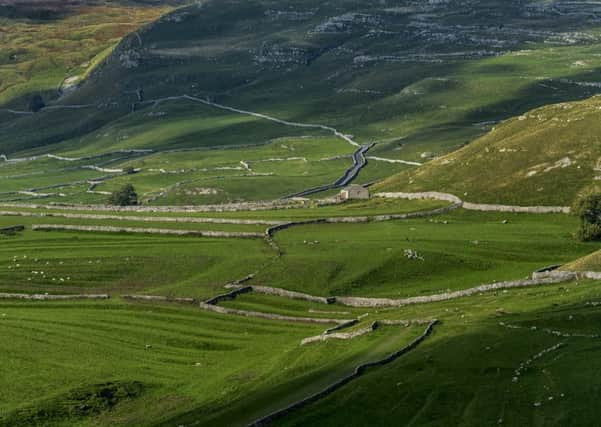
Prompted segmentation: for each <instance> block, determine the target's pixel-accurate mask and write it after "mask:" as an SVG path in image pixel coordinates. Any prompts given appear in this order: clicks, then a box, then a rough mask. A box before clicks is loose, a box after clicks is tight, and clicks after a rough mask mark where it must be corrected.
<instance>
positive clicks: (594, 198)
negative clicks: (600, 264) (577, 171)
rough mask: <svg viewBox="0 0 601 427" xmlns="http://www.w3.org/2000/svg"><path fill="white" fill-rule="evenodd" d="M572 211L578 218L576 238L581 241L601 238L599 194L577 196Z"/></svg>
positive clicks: (600, 202)
mask: <svg viewBox="0 0 601 427" xmlns="http://www.w3.org/2000/svg"><path fill="white" fill-rule="evenodd" d="M572 211H573V213H574V214H575V215H577V216H578V217H579V218H580V229H579V230H578V238H579V239H580V240H583V241H592V240H601V194H599V193H592V194H587V195H584V196H582V197H579V198H578V199H576V201H575V202H574V206H573V207H572Z"/></svg>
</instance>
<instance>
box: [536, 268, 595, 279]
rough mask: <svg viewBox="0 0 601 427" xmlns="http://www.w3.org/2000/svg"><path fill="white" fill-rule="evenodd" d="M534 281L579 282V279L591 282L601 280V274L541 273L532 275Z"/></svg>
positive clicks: (579, 272)
mask: <svg viewBox="0 0 601 427" xmlns="http://www.w3.org/2000/svg"><path fill="white" fill-rule="evenodd" d="M532 278H533V279H556V280H561V279H562V278H563V279H565V280H578V279H589V280H601V272H599V271H559V270H550V271H540V272H535V273H532Z"/></svg>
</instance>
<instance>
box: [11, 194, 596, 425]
mask: <svg viewBox="0 0 601 427" xmlns="http://www.w3.org/2000/svg"><path fill="white" fill-rule="evenodd" d="M440 206H441V202H427V201H402V200H397V199H395V200H386V199H382V200H379V199H375V200H372V201H369V202H354V203H350V204H342V205H335V206H325V207H313V208H311V207H307V208H304V209H302V208H297V209H291V210H290V209H288V210H271V211H270V210H267V211H252V212H251V211H240V212H212V213H196V214H190V215H187V214H185V213H181V212H178V213H173V214H171V213H169V214H166V213H156V212H155V213H152V214H145V213H143V212H135V213H134V215H133V216H136V215H137V216H140V217H142V218H143V217H144V216H143V215H148V217H150V218H153V219H156V221H154V222H146V221H141V220H137V221H136V220H134V219H131V220H130V219H127V220H119V219H111V220H107V219H102V220H100V219H81V218H61V217H52V216H50V217H48V216H39V215H40V214H44V213H45V214H51V213H54V214H60V213H71V214H73V213H76V214H88V215H103V214H107V212H103V211H99V210H96V211H94V210H91V211H85V210H81V209H79V210H73V209H50V210H47V209H40V208H38V209H32V208H20V209H24V212H33V213H36V214H37V215H38V216H36V217H15V216H1V217H0V221H1V222H0V224H1V225H2V227H7V226H13V225H16V224H22V225H25V226H26V230H25V231H23V232H16V233H14V234H0V239H1V241H2V244H1V245H0V272H1V273H0V295H3V293H7V292H13V293H25V294H34V293H38V294H42V295H43V294H45V293H48V294H50V297H51V296H52V295H59V294H62V295H69V294H70V295H76V294H103V293H106V294H108V295H110V297H111V298H110V299H108V300H98V301H85V300H84V301H68V300H66V301H35V302H32V301H29V302H28V301H17V300H14V299H0V316H1V317H0V341H3V342H5V343H6V344H5V345H3V347H4V348H10V350H9V351H8V352H7V353H6V360H7V361H8V362H7V363H5V364H3V365H2V367H1V368H0V370H2V375H0V378H2V380H1V381H0V385H1V386H2V387H0V389H1V390H2V392H1V393H2V399H0V401H1V402H2V406H1V411H0V413H2V416H0V425H14V424H19V423H21V424H23V423H24V424H38V425H71V424H77V425H97V424H107V423H110V424H113V425H188V424H191V423H197V422H198V423H202V424H205V423H209V424H212V425H248V423H251V422H252V421H253V420H256V419H259V418H261V417H263V416H266V415H268V414H270V413H273V412H274V411H278V410H279V409H281V408H283V407H285V406H287V405H289V404H292V403H293V402H296V401H298V400H301V399H304V398H306V397H307V396H310V395H312V394H313V393H317V392H319V391H320V390H322V389H323V388H325V387H326V386H328V385H330V384H332V383H334V382H336V381H338V380H339V379H341V378H344V377H345V376H347V375H350V374H351V373H352V372H353V369H354V368H355V367H356V366H358V365H360V364H362V363H366V362H372V361H377V360H381V359H383V358H384V357H385V356H386V355H388V354H391V353H393V352H395V351H398V350H400V349H402V348H404V346H406V345H410V343H412V342H413V340H415V339H417V337H419V336H420V334H422V333H423V331H424V327H425V326H424V324H423V323H419V324H418V323H416V324H413V325H412V326H406V323H401V324H400V325H396V326H394V325H389V324H387V323H386V322H392V323H394V324H396V323H395V322H401V320H399V319H405V320H403V322H427V321H430V320H432V319H438V320H439V321H440V323H439V324H438V325H437V326H434V329H433V332H432V335H431V336H427V337H426V338H425V339H424V341H423V342H420V343H419V344H418V345H417V347H415V348H413V347H411V348H413V349H412V350H410V351H409V352H408V353H407V354H404V355H402V356H400V358H399V359H398V360H395V361H393V362H392V363H390V364H387V365H385V366H381V367H377V366H374V367H371V368H367V369H366V371H365V373H364V374H363V375H361V376H360V377H359V378H357V379H354V380H352V382H351V383H349V384H347V385H345V386H342V389H340V390H337V391H334V392H333V394H331V395H329V397H326V398H325V400H318V401H317V402H315V403H313V404H309V405H308V406H305V407H304V408H301V409H299V410H296V411H293V412H292V413H291V414H290V415H288V416H284V417H283V418H277V419H276V420H275V421H274V422H275V424H276V425H280V424H282V425H299V424H304V423H316V422H317V420H318V419H319V420H320V424H323V425H337V423H339V422H340V420H343V421H344V422H345V423H347V424H348V425H362V424H364V423H365V422H366V420H367V419H369V420H370V422H371V423H373V424H374V425H390V423H391V422H395V421H394V420H398V419H404V418H412V419H414V420H415V423H416V424H422V423H423V422H424V420H425V419H431V420H433V422H434V424H438V423H439V422H440V423H443V422H445V421H444V420H448V419H449V418H448V417H449V416H450V417H451V418H453V417H460V416H464V415H462V414H465V413H466V411H468V413H469V414H473V415H470V417H474V420H479V421H482V420H484V421H485V422H486V423H488V422H489V421H490V422H491V423H492V422H493V421H494V422H497V421H498V419H499V418H503V419H504V420H505V421H506V422H507V423H509V424H510V425H518V424H520V423H529V422H534V423H537V422H546V421H547V420H549V419H558V420H567V419H568V417H571V418H569V419H571V420H579V421H582V422H586V421H587V420H590V419H591V418H590V417H592V416H594V415H593V414H594V410H591V409H590V405H588V406H587V407H588V408H589V409H588V410H584V406H583V405H584V404H582V403H581V402H582V401H586V399H588V398H590V396H594V390H592V389H587V388H585V389H582V388H580V387H575V386H574V384H577V383H578V379H577V378H580V376H581V375H582V376H584V375H586V376H590V375H594V372H595V370H596V367H595V365H594V364H592V365H589V366H586V367H583V368H582V369H581V370H580V371H579V372H578V374H576V373H575V372H573V370H571V369H568V367H570V366H572V365H573V363H574V360H575V359H574V360H573V358H575V357H577V356H576V355H578V354H580V353H581V352H593V353H591V354H594V352H595V351H597V350H596V346H595V344H594V342H595V340H598V339H601V338H598V337H599V336H601V334H600V333H599V332H598V331H597V328H596V326H595V325H596V320H595V319H596V318H597V317H598V313H597V311H598V310H597V309H596V307H597V302H596V301H598V300H599V299H600V298H601V294H599V291H598V289H597V286H596V283H595V282H591V281H584V282H574V281H572V282H567V283H560V284H548V285H539V286H534V287H530V288H526V289H511V290H499V291H495V292H486V293H480V294H475V295H473V296H469V297H464V298H460V299H456V300H452V301H447V302H435V303H426V304H419V305H411V306H406V307H396V308H378V307H348V306H345V305H343V304H341V303H334V304H330V305H325V304H323V303H319V302H317V301H315V302H309V301H303V300H297V299H287V298H282V297H280V296H275V295H264V294H262V293H261V292H260V291H259V290H260V287H261V286H275V287H282V288H285V289H288V290H294V291H301V292H305V293H309V294H313V295H317V296H319V295H338V296H347V295H350V296H356V295H360V296H368V297H381V296H388V297H393V298H399V297H405V296H413V295H429V294H432V293H436V292H440V291H442V292H446V291H447V290H448V289H451V290H456V289H466V288H469V287H474V286H477V285H479V284H481V283H491V282H494V281H501V280H516V279H522V278H524V276H527V275H529V273H531V272H532V271H533V270H535V269H538V268H540V267H543V266H546V265H550V264H561V263H568V262H569V261H571V260H575V259H578V258H580V257H582V256H585V255H586V254H590V253H592V252H594V251H595V250H597V249H598V245H596V244H580V243H577V242H576V241H575V240H574V239H573V238H572V237H571V233H573V232H574V231H575V229H576V226H577V222H576V220H575V219H574V218H573V217H570V216H567V215H559V214H548V215H530V214H509V213H483V212H468V211H464V210H455V211H453V212H451V213H447V214H444V215H437V216H433V217H430V218H416V219H408V220H397V221H388V222H370V223H365V224H344V223H342V224H314V225H305V226H298V227H293V228H290V229H287V230H283V231H279V232H276V233H275V235H274V237H273V239H274V241H275V243H276V244H277V245H278V247H279V250H280V252H279V253H280V255H278V251H276V250H275V249H274V248H273V247H270V246H269V245H267V244H266V243H265V242H264V241H263V240H262V239H260V238H256V239H236V238H229V239H215V238H203V237H193V236H187V237H177V236H160V235H153V234H140V235H133V234H130V233H118V234H113V233H105V232H83V231H82V232H79V231H48V232H42V231H32V230H31V229H30V228H31V227H32V226H34V225H36V224H42V223H58V224H64V225H66V224H71V225H82V224H83V225H107V224H109V225H113V224H122V223H126V224H128V225H130V226H132V227H134V228H136V227H146V228H168V227H174V228H176V229H181V228H187V227H189V226H190V227H193V228H194V227H197V228H198V229H203V228H204V227H208V229H210V228H212V227H214V226H218V229H220V230H221V229H222V230H228V231H232V230H240V229H244V230H247V229H255V227H256V228H259V229H264V228H265V227H266V226H263V225H260V226H259V225H239V224H227V223H226V224H212V223H209V224H206V223H173V222H168V221H165V220H164V216H165V215H169V216H173V217H174V218H180V219H201V218H204V219H206V218H207V215H211V216H212V217H213V218H214V219H226V220H231V219H235V218H237V219H241V218H242V219H247V220H254V221H258V220H259V219H260V218H261V215H262V214H264V217H263V219H264V220H266V221H269V220H282V219H294V218H296V219H300V220H306V219H312V218H320V217H327V216H326V215H321V214H324V213H327V214H328V215H329V216H331V217H333V218H336V217H340V216H341V215H342V216H356V215H374V214H382V213H388V214H390V213H397V214H399V213H402V212H412V211H413V212H415V211H419V210H422V211H427V210H428V209H434V208H438V207H440ZM442 206H444V205H442ZM5 209H9V210H10V209H14V208H9V207H6V208H5ZM17 211H19V209H17ZM108 213H110V214H111V215H113V214H114V215H116V216H118V217H119V216H124V215H128V213H127V212H116V213H115V212H108ZM279 215H284V217H282V216H279ZM541 219H544V221H541ZM2 227H0V228H2ZM406 249H412V250H414V251H415V252H416V253H417V255H418V258H417V259H409V258H407V256H406V253H405V250H406ZM419 257H423V261H422V260H421V259H420V258H419ZM34 272H35V273H34ZM255 272H256V273H257V274H256V275H255V276H254V278H252V279H250V280H249V281H248V282H245V283H244V285H246V284H248V285H250V286H253V287H255V286H256V287H257V289H256V290H255V291H253V292H251V293H249V294H241V295H239V296H238V297H237V298H236V299H234V300H231V301H222V302H218V303H217V305H216V306H213V307H215V308H216V309H218V310H222V312H223V313H221V314H220V313H212V312H211V311H206V309H205V310H201V308H202V307H203V306H202V305H201V306H200V307H199V306H198V301H204V300H207V299H209V298H210V297H212V296H216V295H218V294H223V293H225V292H228V289H225V288H224V287H223V285H224V284H226V283H228V282H231V281H235V280H237V279H241V278H243V277H245V276H247V275H248V274H250V273H255ZM322 272H323V274H322ZM132 294H133V295H156V296H164V297H167V298H170V299H173V298H194V299H195V301H193V300H186V301H182V302H179V303H178V302H176V301H175V300H173V301H171V300H167V301H159V300H149V301H139V300H135V299H134V300H132V299H130V298H129V297H126V296H127V295H132ZM232 310H238V311H236V312H235V313H234V312H233V311H232ZM213 311H214V310H213ZM252 313H259V314H261V313H262V314H265V315H266V316H267V318H255V317H253V316H255V314H252ZM242 315H244V317H242ZM249 315H250V316H251V317H248V316H249ZM277 316H281V320H277V319H278V318H277ZM286 319H288V320H286ZM299 319H313V320H311V322H312V323H306V322H308V320H301V321H299ZM332 319H338V320H332ZM350 319H358V323H356V324H354V325H352V326H347V327H346V328H343V329H341V331H340V334H341V337H342V336H347V335H348V336H349V337H350V336H352V335H353V334H358V336H357V337H355V338H350V339H349V338H347V339H342V338H336V337H335V338H332V339H326V340H319V341H318V342H314V343H311V344H306V345H300V343H301V341H302V340H304V339H305V338H309V337H314V336H320V334H322V333H323V331H324V330H325V329H326V328H330V327H332V326H335V324H336V323H329V324H328V323H327V322H337V321H342V320H350ZM315 322H326V323H324V324H321V323H315ZM374 322H376V323H377V324H379V325H380V326H379V327H377V328H376V329H375V330H374V331H373V332H372V331H371V329H370V328H371V327H373V325H374ZM420 325H421V326H420ZM534 327H536V328H534ZM115 331H119V333H118V335H115ZM334 335H335V334H334ZM321 337H323V335H322V336H321ZM9 342H10V346H9V345H8V343H9ZM547 349H548V351H546V350H547ZM74 352H75V353H76V354H77V357H76V358H74V357H73V354H74ZM541 352H542V354H540V355H539V353H541ZM42 353H43V354H49V355H51V357H48V358H44V359H43V360H41V359H40V358H39V357H36V356H35V355H36V354H42ZM558 356H561V357H559V358H558ZM451 366H453V370H451V369H450V367H451ZM516 372H517V374H516ZM26 373H27V375H26ZM516 376H517V377H518V380H517V381H516V380H514V377H516ZM375 384H377V386H376V385H375ZM474 384H475V387H476V389H474V388H473V386H474ZM33 390H35V396H33V394H32V393H33ZM475 390H477V391H475ZM476 393H477V397H476ZM450 395H453V396H455V397H454V398H453V399H447V398H446V397H445V396H450ZM493 396H495V398H493ZM498 396H501V397H502V398H501V399H497V398H496V397H498ZM393 401H394V402H395V403H394V404H392V403H391V402H393ZM428 402H430V403H428ZM473 405H475V406H476V407H477V408H481V409H479V410H477V411H476V409H475V408H474V409H473V410H472V409H468V408H471V407H472V406H473ZM364 407H368V408H369V409H368V410H367V411H365V408H364ZM359 408H362V409H361V410H359ZM390 408H392V409H390ZM440 408H444V411H445V412H444V413H445V417H446V418H444V419H443V418H441V414H442V412H441V411H440ZM516 408H517V410H516ZM574 408H576V409H578V408H583V410H582V411H581V412H579V413H578V415H573V413H572V411H573V410H574ZM471 411H476V412H471ZM476 414H477V415H476ZM447 415H448V416H447ZM474 422H476V421H474Z"/></svg>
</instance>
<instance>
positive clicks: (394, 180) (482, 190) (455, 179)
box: [378, 97, 601, 206]
mask: <svg viewBox="0 0 601 427" xmlns="http://www.w3.org/2000/svg"><path fill="white" fill-rule="evenodd" d="M600 109H601V98H600V97H593V98H590V99H587V100H586V101H582V102H573V103H562V104H556V105H550V106H546V107H542V108H539V109H536V110H533V111H530V112H528V113H526V114H524V115H521V116H518V117H515V118H512V119H510V120H508V121H506V122H504V123H502V124H500V125H499V126H496V127H495V128H494V129H493V130H492V131H491V132H489V133H488V134H487V135H485V136H484V137H482V138H480V139H478V140H476V141H474V142H472V143H470V144H469V145H467V146H466V147H464V148H462V149H460V150H458V151H456V152H454V153H451V154H449V155H447V156H444V157H440V158H438V159H436V160H434V161H432V162H430V163H428V164H427V165H425V166H423V167H420V168H419V169H417V170H413V171H410V172H404V173H401V174H399V175H396V176H394V177H391V178H389V179H387V180H385V181H384V182H383V183H381V184H379V185H378V189H379V190H385V191H396V190H402V191H421V190H437V191H447V192H451V193H454V194H456V195H458V196H460V197H462V198H464V199H465V200H469V201H473V202H482V203H504V204H520V205H568V206H569V205H570V204H571V203H572V201H573V200H574V198H575V197H576V195H577V194H578V193H580V192H582V191H586V190H590V189H593V188H598V182H599V179H601V172H600V167H601V163H600V161H601V140H600V138H599V135H601V126H600V124H599V111H600Z"/></svg>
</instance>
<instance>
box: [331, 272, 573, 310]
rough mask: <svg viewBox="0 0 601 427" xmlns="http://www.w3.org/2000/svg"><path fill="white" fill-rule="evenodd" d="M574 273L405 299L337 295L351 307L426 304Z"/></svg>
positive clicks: (560, 279)
mask: <svg viewBox="0 0 601 427" xmlns="http://www.w3.org/2000/svg"><path fill="white" fill-rule="evenodd" d="M574 278H575V276H574V275H566V276H561V277H543V278H537V279H527V280H515V281H506V282H497V283H491V284H487V285H480V286H476V287H474V288H469V289H463V290H460V291H455V292H445V293H442V294H435V295H427V296H417V297H411V298H403V299H391V298H361V297H336V302H338V303H340V304H343V305H347V306H350V307H402V306H405V305H413V304H426V303H432V302H440V301H448V300H452V299H457V298H463V297H468V296H472V295H476V294H480V293H484V292H491V291H497V290H504V289H513V288H524V287H531V286H539V285H549V284H555V283H561V282H567V281H571V280H574Z"/></svg>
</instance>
